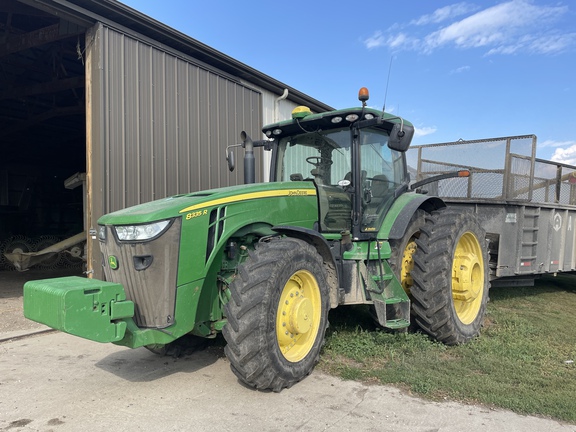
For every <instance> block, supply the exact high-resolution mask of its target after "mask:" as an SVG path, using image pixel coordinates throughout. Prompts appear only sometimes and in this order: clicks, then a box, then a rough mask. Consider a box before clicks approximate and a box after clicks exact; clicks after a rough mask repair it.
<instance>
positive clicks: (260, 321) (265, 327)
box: [222, 238, 330, 392]
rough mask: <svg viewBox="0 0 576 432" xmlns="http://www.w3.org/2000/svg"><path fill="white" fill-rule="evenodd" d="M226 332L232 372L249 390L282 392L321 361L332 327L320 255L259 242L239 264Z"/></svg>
mask: <svg viewBox="0 0 576 432" xmlns="http://www.w3.org/2000/svg"><path fill="white" fill-rule="evenodd" d="M229 288H230V294H231V298H230V300H229V301H228V303H227V304H226V306H225V313H226V317H227V319H228V323H227V324H226V326H224V329H223V331H222V333H223V335H224V338H225V339H226V342H227V345H226V347H225V349H224V351H225V353H226V356H227V357H228V359H229V360H230V367H231V369H232V372H234V374H235V375H236V376H237V377H238V378H239V379H240V380H241V381H243V382H244V383H246V384H247V385H248V386H250V387H255V388H257V389H259V390H265V389H271V390H273V391H276V392H279V391H281V390H282V389H283V388H287V387H291V386H292V385H293V384H295V383H297V382H298V381H300V380H302V379H303V378H305V377H306V376H308V375H309V374H310V373H311V372H312V370H313V369H314V366H315V365H316V363H318V360H319V355H320V350H321V349H322V346H323V344H324V335H325V333H326V329H327V327H328V310H329V308H330V303H329V298H330V296H329V288H328V283H327V280H326V272H325V270H324V264H323V260H322V257H321V256H320V255H319V254H318V252H317V251H316V249H315V248H314V247H313V246H311V245H309V244H308V243H306V242H305V241H302V240H298V239H294V238H274V239H272V240H270V241H268V242H261V243H258V244H257V247H256V248H255V250H254V251H250V252H249V257H248V259H247V260H246V261H245V262H244V263H243V264H242V265H240V266H239V268H238V275H237V276H236V278H235V279H234V280H233V281H232V283H231V284H230V287H229Z"/></svg>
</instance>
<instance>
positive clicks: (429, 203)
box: [378, 194, 446, 240]
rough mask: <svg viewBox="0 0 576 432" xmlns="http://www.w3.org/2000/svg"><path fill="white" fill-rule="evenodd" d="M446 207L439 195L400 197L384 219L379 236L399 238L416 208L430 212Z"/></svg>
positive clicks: (404, 231)
mask: <svg viewBox="0 0 576 432" xmlns="http://www.w3.org/2000/svg"><path fill="white" fill-rule="evenodd" d="M403 198H404V199H403ZM442 207H446V204H445V203H444V201H442V200H441V199H440V198H438V197H434V196H430V197H429V196H426V195H412V194H406V195H403V196H402V197H401V198H400V199H398V200H397V201H396V202H395V203H394V204H393V206H392V208H391V209H390V211H389V212H388V215H387V216H386V218H385V219H384V223H383V224H382V229H381V230H380V232H379V235H378V238H385V239H392V240H399V239H401V238H402V237H403V236H404V234H405V233H406V229H407V228H408V224H409V223H410V219H411V218H412V215H413V214H414V213H416V210H418V209H422V210H424V211H426V212H428V213H431V212H432V211H433V210H437V209H439V208H442Z"/></svg>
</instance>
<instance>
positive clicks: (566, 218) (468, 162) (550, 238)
mask: <svg viewBox="0 0 576 432" xmlns="http://www.w3.org/2000/svg"><path fill="white" fill-rule="evenodd" d="M536 145H537V138H536V136H535V135H523V136H510V137H502V138H490V139H481V140H473V141H464V140H459V141H456V142H447V143H437V144H426V145H419V146H412V147H411V148H410V150H409V151H408V152H407V162H408V166H409V170H410V171H411V174H412V175H413V176H414V175H415V180H416V182H420V181H423V180H425V179H427V178H430V177H433V176H437V175H440V174H443V173H447V172H453V171H458V170H462V169H467V170H469V171H470V176H469V177H468V178H467V179H455V178H447V179H440V180H437V181H434V182H431V183H428V184H426V185H425V186H423V187H422V190H421V192H427V193H428V194H430V195H435V196H438V197H440V198H442V199H443V200H444V201H445V202H446V203H447V204H448V205H450V206H453V207H459V208H461V209H463V210H465V211H469V212H473V213H475V215H476V217H477V219H478V221H479V222H480V224H481V225H482V227H483V228H484V230H485V231H486V238H487V241H488V247H489V254H490V279H491V284H492V286H502V285H512V286H513V285H522V286H526V285H527V284H533V281H534V279H535V278H536V277H538V276H541V275H543V274H548V273H551V274H556V273H558V272H571V271H574V270H576V253H575V250H576V230H575V226H574V223H575V220H576V167H575V166H571V165H567V164H563V163H559V162H553V161H547V160H542V159H538V158H536Z"/></svg>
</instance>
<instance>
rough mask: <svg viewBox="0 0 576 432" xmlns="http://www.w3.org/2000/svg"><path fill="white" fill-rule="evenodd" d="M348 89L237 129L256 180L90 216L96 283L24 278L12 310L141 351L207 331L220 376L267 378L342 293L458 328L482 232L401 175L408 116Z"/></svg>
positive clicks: (478, 281)
mask: <svg viewBox="0 0 576 432" xmlns="http://www.w3.org/2000/svg"><path fill="white" fill-rule="evenodd" d="M359 99H360V101H361V106H360V107H356V108H350V109H343V110H337V111H330V112H324V113H320V114H313V113H311V112H310V110H309V109H307V108H305V107H298V108H297V109H295V110H294V112H293V116H292V119H291V120H287V121H282V122H279V123H275V124H271V125H268V126H266V127H264V128H263V132H264V134H265V136H266V137H268V138H267V139H265V140H258V141H252V140H251V139H250V137H248V136H247V135H246V134H245V133H243V134H242V138H243V146H244V148H245V155H246V159H245V164H246V165H245V167H246V172H247V173H248V174H247V181H248V182H250V181H251V178H250V177H251V174H250V171H251V167H253V164H254V162H253V149H254V147H258V146H261V147H264V149H265V150H267V151H271V152H272V165H271V175H270V182H267V183H258V184H250V183H248V184H245V185H241V186H234V187H226V188H222V189H214V190H208V191H201V192H194V193H190V194H183V195H177V196H171V197H168V198H165V199H161V200H157V201H153V202H150V203H147V204H142V205H138V206H135V207H131V208H127V209H124V210H120V211H117V212H114V213H111V214H107V215H105V216H103V217H101V218H100V219H99V221H98V224H99V226H98V230H97V235H98V238H99V240H100V247H101V251H102V257H103V263H102V265H103V267H104V274H105V276H106V281H100V280H95V279H86V278H80V277H66V278H57V279H46V280H39V281H32V282H28V283H27V284H26V285H25V290H24V310H25V315H26V316H27V317H28V318H30V319H32V320H35V321H38V322H41V323H44V324H46V325H48V326H51V327H53V328H56V329H58V330H62V331H64V332H68V333H71V334H74V335H77V336H81V337H84V338H87V339H91V340H94V341H98V342H112V343H115V344H118V345H123V346H128V347H131V348H136V347H147V348H148V349H150V350H151V351H154V352H165V351H166V348H168V347H170V346H171V345H172V344H174V343H177V341H178V339H179V338H182V337H183V336H187V335H195V336H200V337H204V338H213V337H215V336H216V335H217V334H218V333H219V332H222V333H223V335H224V338H225V339H226V342H227V345H226V348H225V352H226V355H227V357H228V359H229V360H230V365H231V368H232V371H233V372H234V374H236V376H237V377H238V378H239V379H240V380H241V381H243V382H244V383H246V384H248V385H249V386H253V387H255V388H257V389H272V390H274V391H280V390H281V389H283V388H285V387H290V386H292V385H293V384H294V383H296V382H298V381H300V380H302V379H303V378H304V377H306V376H307V375H308V374H310V372H311V371H312V369H313V368H314V366H315V364H316V363H317V362H318V358H319V354H320V351H321V349H322V345H323V342H324V337H325V332H326V329H327V327H328V312H329V310H330V309H332V308H336V307H340V306H343V305H352V304H366V305H370V306H369V308H371V310H372V311H373V314H374V317H375V319H376V321H377V322H378V323H379V324H380V325H381V326H383V327H386V328H389V329H405V328H407V327H408V326H409V325H410V321H411V320H414V321H415V323H416V324H417V325H418V326H420V327H421V328H422V329H423V330H424V331H426V332H427V333H429V334H430V335H431V336H432V337H434V338H436V339H438V340H440V341H442V342H444V343H447V344H460V343H464V342H466V341H468V340H469V339H471V338H473V337H474V336H476V335H477V334H478V332H479V329H480V325H481V321H482V319H483V315H484V311H485V307H486V302H487V298H488V286H489V283H488V256H487V250H486V245H485V241H484V238H485V234H484V232H483V230H482V228H481V227H480V226H479V224H478V222H477V221H476V219H475V217H474V215H473V214H472V213H470V212H457V211H455V210H451V209H449V208H447V207H446V205H445V204H444V202H443V201H442V200H440V199H439V198H437V197H434V196H429V195H426V194H421V193H418V192H417V191H416V190H415V189H419V188H420V187H421V186H422V184H416V185H414V184H412V185H410V179H409V174H408V170H407V165H406V159H405V152H406V150H407V149H408V146H409V145H410V141H411V139H412V136H413V133H414V127H413V125H412V124H411V123H409V122H408V121H406V120H404V119H402V118H400V117H396V116H392V115H390V114H387V113H384V112H382V111H378V110H374V109H371V108H368V107H367V106H366V101H367V100H368V93H367V90H366V89H364V88H363V89H361V91H360V93H359ZM456 175H466V173H465V172H459V173H455V174H454V176H456ZM429 180H430V181H432V179H429ZM351 319H353V316H351Z"/></svg>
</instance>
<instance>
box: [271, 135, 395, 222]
mask: <svg viewBox="0 0 576 432" xmlns="http://www.w3.org/2000/svg"><path fill="white" fill-rule="evenodd" d="M351 142H352V132H351V130H350V129H349V128H345V129H338V130H329V131H317V132H311V133H305V134H300V135H294V136H291V137H285V138H283V139H281V140H280V143H279V146H278V157H277V159H276V160H277V164H278V165H277V166H276V178H275V179H274V180H275V181H282V182H285V181H302V180H309V181H313V182H314V183H315V185H316V188H317V190H318V197H319V207H320V215H319V222H320V227H319V228H320V229H321V231H328V232H329V231H342V230H349V229H351V223H352V194H353V193H355V191H357V193H360V194H361V195H362V209H361V210H360V211H361V212H362V221H361V229H362V230H363V231H367V232H369V231H376V230H378V229H379V225H380V224H381V221H382V219H383V217H384V215H385V212H386V210H387V209H388V208H389V205H391V201H392V198H393V195H394V190H395V189H396V187H397V186H398V185H399V184H401V183H402V182H403V181H404V175H405V173H404V170H403V164H402V154H401V153H399V152H396V151H394V150H390V148H388V146H387V144H388V134H387V133H386V132H385V131H383V130H379V129H365V130H361V131H360V136H359V144H360V152H359V157H360V167H361V173H360V183H361V184H360V185H359V188H355V185H354V184H353V181H354V180H353V178H354V177H353V175H352V167H353V166H354V165H353V162H352V151H351ZM388 202H389V204H388V205H387V204H386V203H388Z"/></svg>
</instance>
